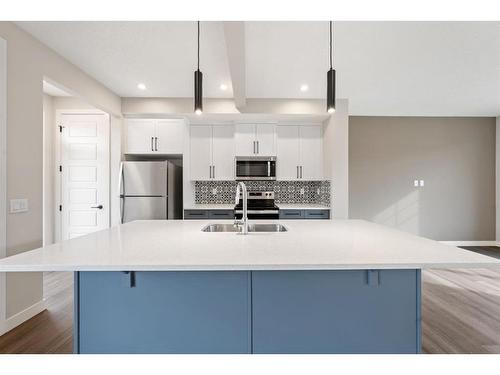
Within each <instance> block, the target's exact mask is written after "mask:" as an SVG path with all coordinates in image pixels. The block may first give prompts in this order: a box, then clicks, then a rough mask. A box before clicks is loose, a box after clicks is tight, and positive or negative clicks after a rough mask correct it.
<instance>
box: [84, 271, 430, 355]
mask: <svg viewBox="0 0 500 375" xmlns="http://www.w3.org/2000/svg"><path fill="white" fill-rule="evenodd" d="M74 330H75V331H74V339H75V342H74V348H75V352H76V353H125V354H127V353H167V354H168V353H228V354H229V353H419V352H420V336H421V333H420V332H421V331H420V270H415V269H413V270H412V269H407V270H338V271H209V272H207V271H190V272H132V273H125V272H120V271H115V272H77V273H76V274H75V324H74Z"/></svg>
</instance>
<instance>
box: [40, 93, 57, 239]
mask: <svg viewBox="0 0 500 375" xmlns="http://www.w3.org/2000/svg"><path fill="white" fill-rule="evenodd" d="M54 116H55V112H54V103H53V98H52V96H49V95H47V94H44V95H43V208H42V209H43V246H46V245H50V244H53V243H54V236H55V231H54V222H55V192H54V178H55V161H54V158H55V152H54V150H55V148H54V138H55V136H56V135H55V133H56V132H55V123H54V118H55V117H54Z"/></svg>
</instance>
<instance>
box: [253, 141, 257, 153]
mask: <svg viewBox="0 0 500 375" xmlns="http://www.w3.org/2000/svg"><path fill="white" fill-rule="evenodd" d="M253 153H254V154H256V153H257V152H256V151H255V141H253Z"/></svg>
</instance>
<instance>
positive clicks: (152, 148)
mask: <svg viewBox="0 0 500 375" xmlns="http://www.w3.org/2000/svg"><path fill="white" fill-rule="evenodd" d="M154 150H155V149H154V147H153V137H151V151H154Z"/></svg>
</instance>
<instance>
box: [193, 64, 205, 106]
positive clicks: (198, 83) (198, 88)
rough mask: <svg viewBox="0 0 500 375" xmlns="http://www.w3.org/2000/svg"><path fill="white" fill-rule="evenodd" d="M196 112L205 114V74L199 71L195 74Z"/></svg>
mask: <svg viewBox="0 0 500 375" xmlns="http://www.w3.org/2000/svg"><path fill="white" fill-rule="evenodd" d="M194 112H195V113H196V114H197V115H201V114H202V113H203V73H202V72H201V71H200V70H199V69H198V70H196V71H195V72H194Z"/></svg>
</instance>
